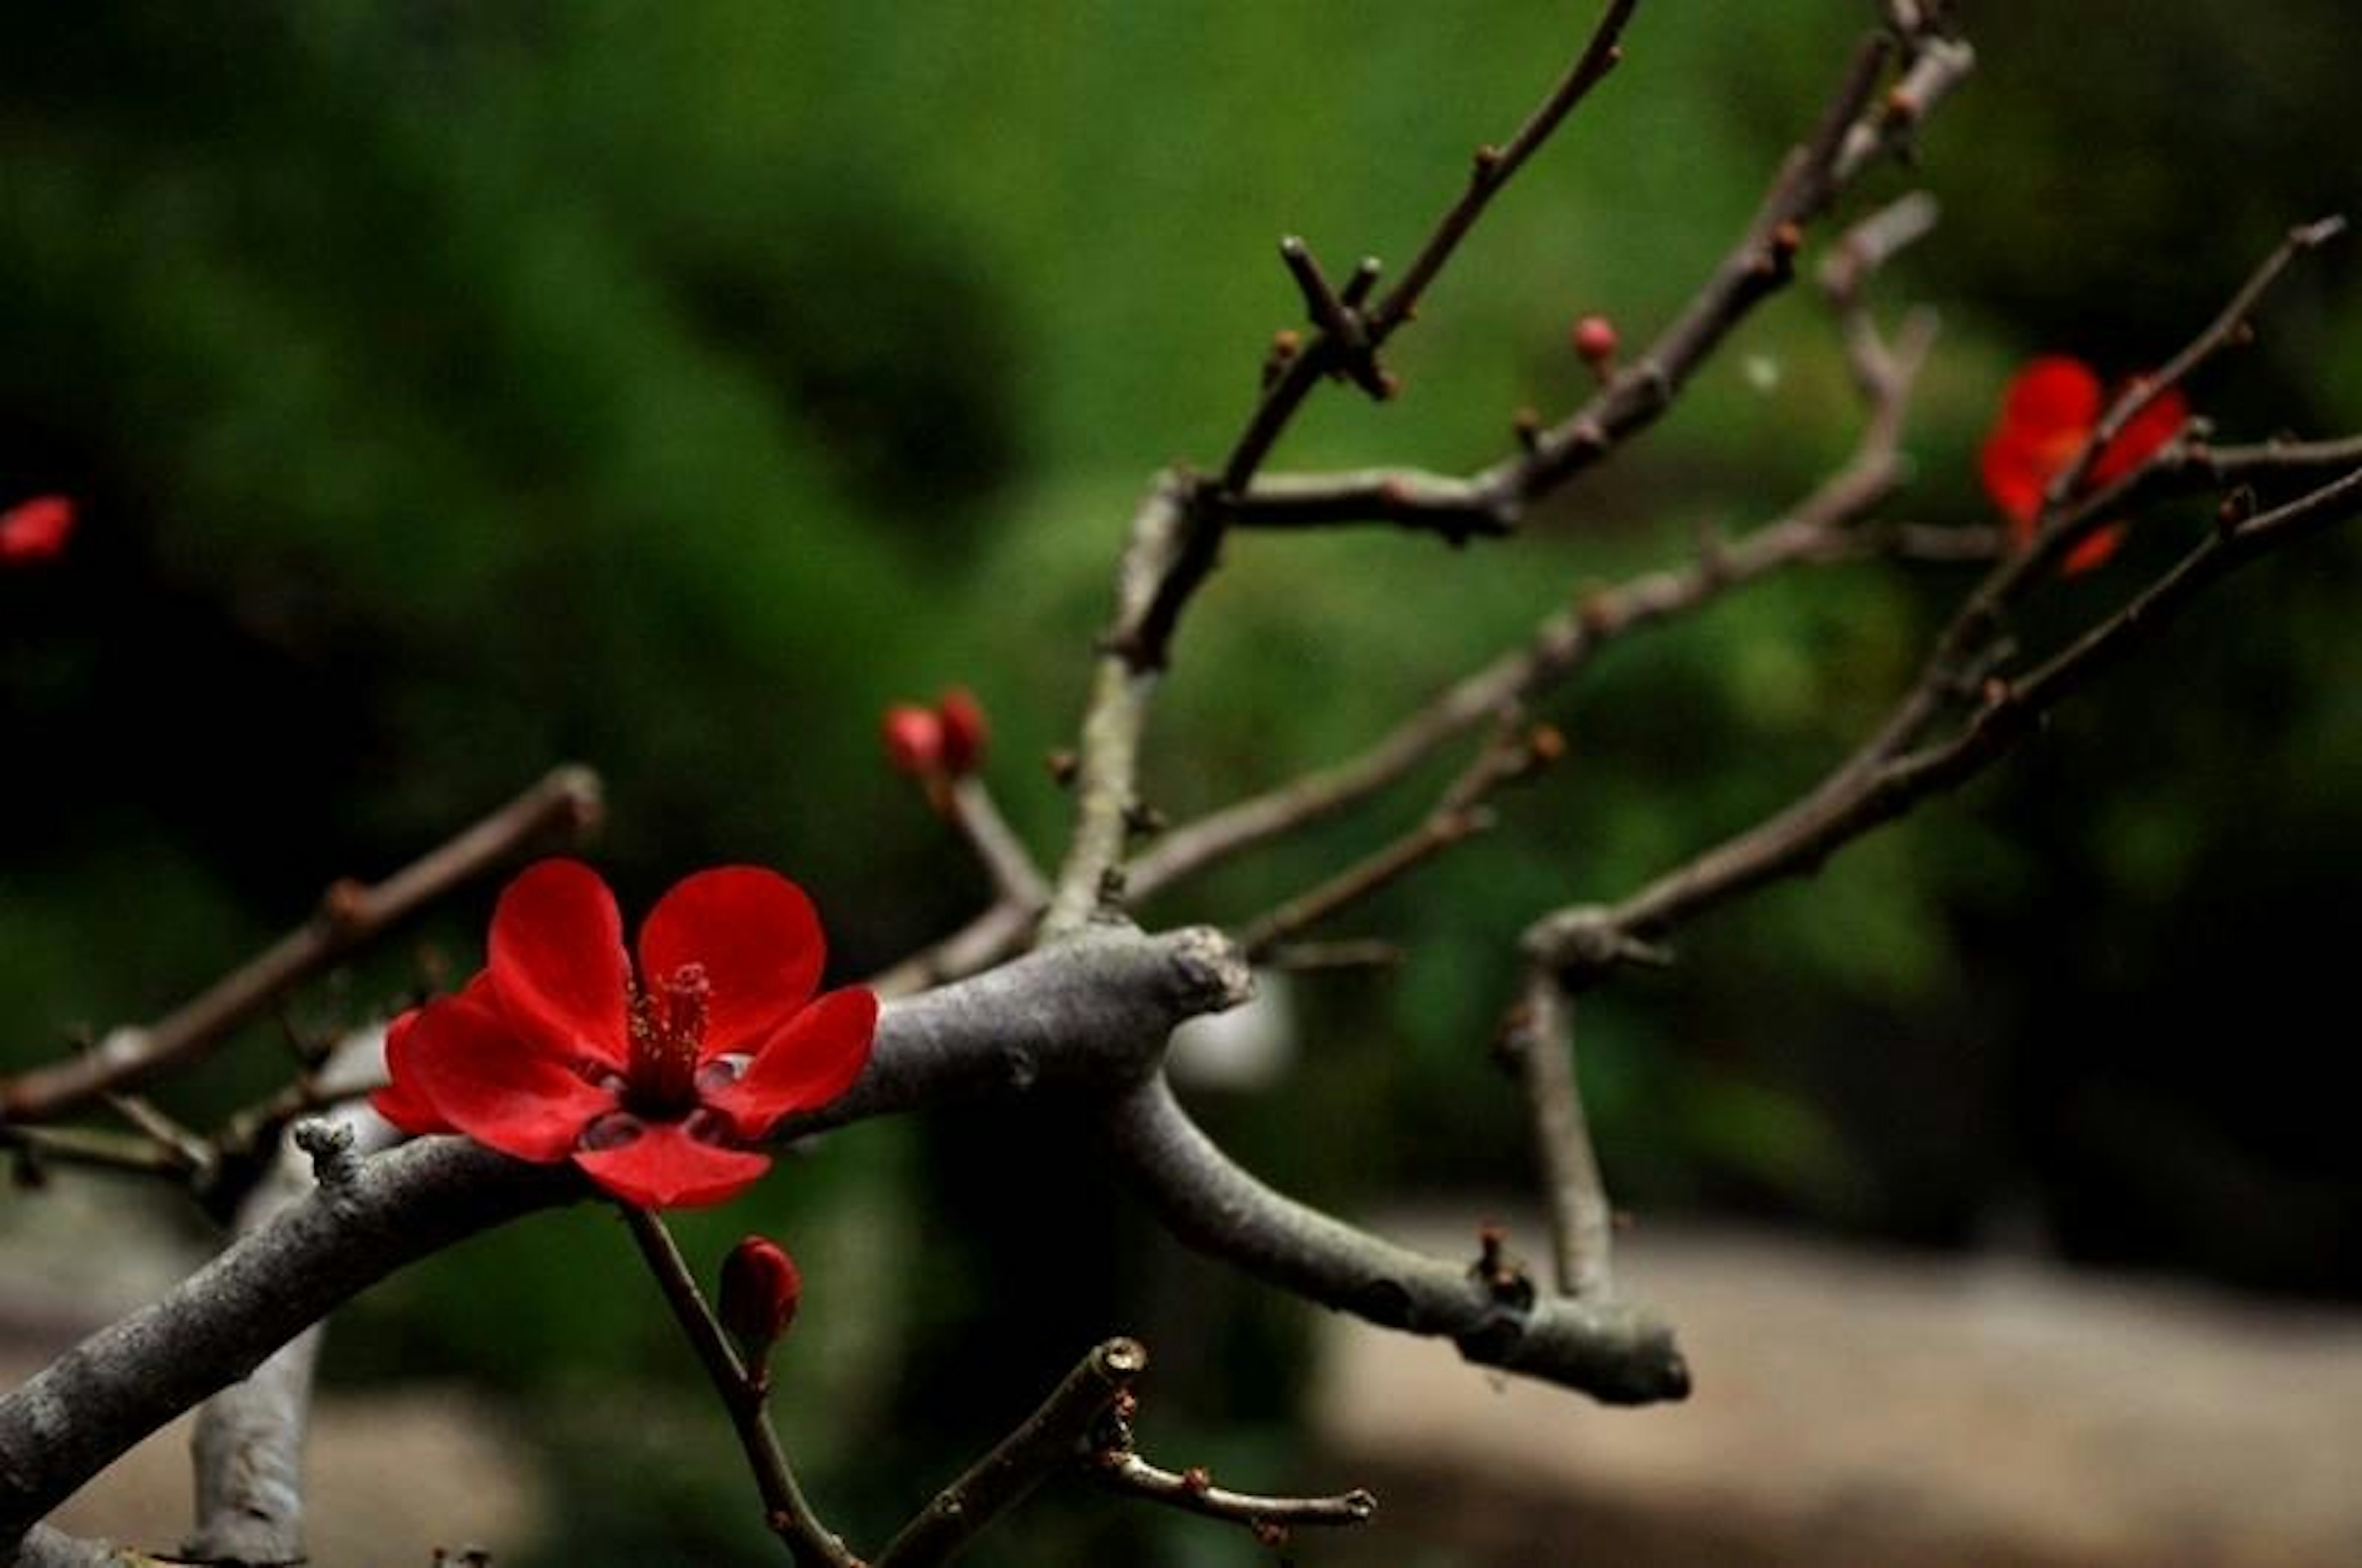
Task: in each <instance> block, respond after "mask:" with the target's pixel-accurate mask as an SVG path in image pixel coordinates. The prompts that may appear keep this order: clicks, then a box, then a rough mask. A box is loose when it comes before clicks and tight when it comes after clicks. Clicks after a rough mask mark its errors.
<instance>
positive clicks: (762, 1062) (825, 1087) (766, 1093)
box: [705, 989, 877, 1139]
mask: <svg viewBox="0 0 2362 1568" xmlns="http://www.w3.org/2000/svg"><path fill="white" fill-rule="evenodd" d="M876 1037H877V997H876V995H874V994H873V993H871V992H869V991H865V990H859V989H847V990H842V991H831V992H829V993H828V994H827V995H826V996H824V997H821V998H819V999H816V1000H814V1001H813V1002H812V1003H811V1006H809V1007H807V1008H805V1009H804V1010H802V1011H801V1012H799V1013H797V1014H796V1016H795V1017H794V1018H793V1019H791V1020H789V1022H788V1025H787V1027H786V1028H784V1029H782V1030H780V1031H779V1032H778V1033H777V1034H774V1035H772V1036H771V1038H770V1039H768V1040H767V1041H765V1042H763V1043H762V1044H761V1046H760V1047H758V1048H757V1049H756V1053H755V1058H754V1060H753V1061H751V1062H749V1063H747V1064H746V1070H745V1072H744V1073H743V1074H741V1075H740V1076H739V1077H738V1081H737V1082H735V1083H733V1084H731V1085H729V1086H727V1087H726V1088H721V1089H717V1090H715V1091H714V1092H713V1093H712V1094H710V1095H707V1096H706V1097H705V1103H706V1104H707V1105H708V1106H709V1107H711V1108H712V1109H713V1110H718V1111H720V1112H721V1113H722V1114H723V1116H725V1117H728V1118H729V1119H730V1127H731V1131H733V1132H735V1133H737V1134H738V1136H740V1137H741V1138H748V1139H753V1138H760V1137H762V1136H763V1135H764V1134H765V1133H766V1132H769V1131H770V1130H771V1124H772V1123H773V1122H775V1121H778V1119H779V1118H780V1117H782V1116H786V1115H788V1114H789V1112H791V1111H798V1110H815V1109H817V1108H818V1107H821V1106H823V1105H826V1104H827V1103H828V1102H829V1101H830V1100H833V1099H835V1098H836V1097H837V1096H838V1095H841V1094H843V1093H844V1091H845V1090H846V1089H848V1088H852V1087H853V1080H854V1079H855V1078H857V1077H860V1076H861V1070H862V1069H863V1068H864V1067H866V1066H868V1065H869V1048H870V1045H871V1043H873V1042H874V1041H875V1039H876Z"/></svg>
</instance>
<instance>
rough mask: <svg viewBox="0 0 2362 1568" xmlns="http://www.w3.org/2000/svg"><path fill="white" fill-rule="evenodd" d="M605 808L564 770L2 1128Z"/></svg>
mask: <svg viewBox="0 0 2362 1568" xmlns="http://www.w3.org/2000/svg"><path fill="white" fill-rule="evenodd" d="M599 809H600V807H599V778H598V775H597V774H595V773H593V772H591V771H590V769H589V768H587V767H561V768H558V769H557V771H556V772H553V773H551V774H550V775H549V776H548V777H546V778H544V779H542V781H541V782H540V783H538V784H536V785H535V786H534V787H533V788H532V789H530V790H526V791H525V792H524V794H522V795H520V796H518V797H517V798H516V799H515V800H513V801H510V802H509V803H508V804H507V805H505V806H502V808H501V809H500V810H499V811H497V812H493V813H491V815H490V816H488V817H485V818H484V819H483V820H482V821H480V822H479V823H476V824H475V825H474V826H472V827H469V828H468V829H466V830H465V831H463V832H461V833H460V834H458V835H456V836H455V837H453V838H452V839H450V840H449V841H448V842H447V843H445V844H444V845H441V846H439V847H438V848H436V849H434V850H432V851H430V852H428V853H427V854H426V855H425V856H421V857H420V858H419V859H417V860H414V861H413V862H411V864H409V865H408V866H405V867H403V868H402V869H401V870H399V871H397V872H395V873H394V874H393V875H392V876H391V877H389V878H386V879H385V880H384V881H382V882H380V883H378V884H377V885H376V886H374V887H366V886H363V885H362V884H360V883H359V882H353V881H343V882H338V883H337V884H336V885H335V886H333V887H331V888H330V889H328V890H327V893H326V895H325V896H324V897H323V898H322V900H321V903H320V910H319V912H318V913H316V914H315V915H314V916H313V917H312V919H310V920H309V921H307V922H304V924H303V925H301V926H298V927H297V928H296V929H295V930H293V931H292V932H290V933H287V934H286V935H285V936H283V937H281V938H280V939H279V941H277V942H276V943H274V944H271V945H270V947H268V948H266V949H264V950H263V951H262V952H261V953H259V954H258V955H255V957H254V958H253V959H252V960H250V961H249V962H248V963H247V964H246V965H244V966H242V967H240V968H239V969H237V971H236V972H234V973H232V974H230V975H227V976H225V977H223V978H222V979H220V980H218V981H216V982H215V984H214V985H213V986H212V987H211V988H209V989H207V990H206V991H204V993H203V994H202V995H200V996H198V997H196V998H195V999H193V1000H191V1001H189V1002H187V1003H186V1004H184V1005H183V1006H182V1007H181V1008H179V1009H178V1010H175V1011H173V1012H171V1013H170V1014H168V1015H167V1016H166V1017H164V1018H162V1019H160V1020H158V1021H156V1022H154V1023H152V1024H148V1025H145V1026H139V1025H126V1026H124V1027H121V1028H117V1029H114V1030H110V1031H109V1032H107V1033H106V1034H105V1036H104V1037H103V1038H102V1039H100V1041H99V1042H98V1043H97V1044H95V1045H94V1046H93V1047H91V1048H90V1049H89V1050H88V1051H86V1052H84V1053H83V1054H82V1055H78V1056H73V1057H69V1058H68V1059H66V1060H64V1061H61V1062H55V1063H52V1064H50V1065H49V1066H41V1067H35V1068H33V1069H32V1070H31V1071H29V1072H27V1073H23V1074H21V1075H19V1076H18V1077H15V1078H12V1079H9V1080H7V1081H6V1083H5V1084H0V1121H19V1122H21V1121H45V1120H47V1119H49V1118H51V1117H55V1116H60V1115H62V1114H64V1113H65V1112H67V1111H70V1110H76V1109H79V1108H80V1107H82V1106H83V1105H85V1104H87V1103H88V1102H89V1101H91V1100H93V1099H96V1098H97V1097H98V1096H100V1095H102V1094H105V1093H106V1092H107V1091H108V1090H110V1089H119V1088H128V1087H129V1086H131V1085H132V1084H134V1083H137V1082H139V1081H141V1080H143V1079H145V1078H148V1077H152V1076H153V1075H155V1074H156V1073H159V1072H160V1071H162V1070H163V1069H165V1068H166V1067H169V1066H173V1065H175V1064H177V1063H180V1062H182V1061H185V1060H188V1059H190V1058H193V1057H194V1056H196V1055H199V1054H200V1053H202V1052H204V1050H206V1049H207V1048H209V1047H211V1046H213V1045H215V1044H217V1043H220V1042H221V1040H222V1039H223V1038H224V1037H225V1036H226V1035H227V1034H228V1033H229V1032H231V1031H232V1030H234V1029H236V1028H237V1026H238V1025H240V1024H242V1023H244V1022H245V1021H247V1020H248V1019H249V1018H252V1017H253V1016H255V1015H256V1014H257V1013H259V1012H261V1011H262V1010H265V1009H267V1008H268V1007H270V1004H271V1002H272V1001H273V1000H274V999H276V998H277V997H278V996H279V995H280V994H281V992H283V991H285V990H286V989H287V988H289V987H291V986H293V985H295V984H297V983H299V982H300V981H303V980H304V979H307V978H309V977H312V976H314V975H316V974H318V973H319V972H320V971H322V970H324V969H326V968H327V967H329V966H331V965H333V964H335V963H337V961H338V960H339V959H342V958H343V957H345V956H346V955H348V954H350V953H352V952H354V951H355V950H357V949H359V948H360V947H362V946H364V945H366V944H368V943H370V942H372V941H374V940H375V939H376V938H377V937H378V936H379V935H381V933H384V932H385V931H386V929H387V928H389V927H390V926H392V925H394V924H395V923H397V922H400V921H402V920H403V919H405V918H406V917H408V916H409V915H411V914H413V913H414V912H415V911H417V910H419V909H420V908H422V907H423V906H425V905H426V904H428V903H431V902H433V901H434V900H436V899H439V898H441V897H443V896H444V895H445V894H447V893H448V892H449V891H450V890H451V889H454V888H456V887H458V886H459V885H460V884H461V883H463V882H467V881H469V880H471V879H472V878H477V877H480V876H482V875H483V874H484V873H486V872H488V871H491V870H493V869H496V868H497V867H501V866H503V865H505V864H507V863H509V862H510V861H512V860H513V859H515V858H516V857H517V856H519V855H521V854H524V853H525V852H526V851H528V850H530V849H531V848H533V847H534V846H535V845H540V844H544V843H546V842H547V841H549V840H550V839H551V838H552V837H553V836H558V835H562V836H563V837H564V838H565V839H567V840H568V841H571V840H573V839H576V838H579V837H580V836H581V835H582V834H585V833H587V832H589V831H590V829H591V828H592V827H593V826H594V825H595V824H596V823H597V822H598V817H599Z"/></svg>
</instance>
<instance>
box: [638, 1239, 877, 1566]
mask: <svg viewBox="0 0 2362 1568" xmlns="http://www.w3.org/2000/svg"><path fill="white" fill-rule="evenodd" d="M616 1208H618V1209H621V1210H622V1211H623V1215H624V1226H625V1228H626V1229H628V1230H629V1231H631V1232H632V1240H633V1241H634V1242H637V1243H638V1244H639V1249H640V1256H641V1257H642V1258H644V1259H646V1261H647V1265H648V1272H649V1273H650V1274H653V1275H656V1280H657V1287H658V1288H659V1289H661V1290H662V1291H663V1292H664V1297H665V1304H666V1305H667V1306H668V1307H670V1308H671V1309H672V1315H673V1319H674V1320H675V1321H677V1322H679V1324H680V1331H681V1332H682V1333H683V1334H685V1335H687V1336H688V1338H689V1343H690V1349H692V1350H694V1351H695V1352H696V1353H697V1359H698V1361H699V1363H700V1364H702V1365H703V1366H704V1368H705V1375H706V1377H707V1378H708V1379H709V1380H710V1381H711V1382H712V1385H713V1391H714V1392H715V1393H716V1394H718V1395H720V1396H721V1397H722V1408H723V1409H724V1410H726V1411H728V1412H729V1415H730V1425H731V1427H732V1428H733V1429H734V1430H735V1431H736V1432H737V1434H738V1445H739V1447H741V1448H743V1449H744V1450H745V1452H746V1463H747V1465H748V1466H749V1467H750V1468H751V1469H752V1470H753V1471H754V1473H755V1485H756V1489H757V1490H759V1491H760V1492H761V1493H762V1495H763V1512H764V1516H765V1518H766V1519H767V1522H768V1523H769V1525H770V1527H771V1529H772V1531H773V1532H774V1533H775V1534H777V1535H778V1538H779V1540H781V1541H782V1542H783V1543H785V1545H786V1546H787V1549H788V1555H789V1557H790V1558H791V1559H792V1560H793V1561H794V1562H795V1564H796V1568H860V1561H861V1560H860V1559H859V1558H857V1557H855V1556H854V1554H853V1553H852V1552H851V1551H848V1550H846V1548H845V1544H844V1541H842V1540H839V1539H837V1537H836V1536H834V1535H833V1534H832V1533H830V1531H829V1529H828V1528H827V1527H826V1526H825V1525H823V1524H822V1523H821V1522H820V1517H819V1516H818V1515H817V1514H815V1513H813V1512H812V1508H811V1504H810V1503H808V1502H806V1501H805V1500H804V1495H803V1489H802V1488H801V1487H800V1486H798V1485H796V1477H795V1472H793V1471H792V1470H790V1469H789V1467H788V1456H787V1452H786V1451H785V1450H784V1449H782V1448H781V1447H780V1446H779V1434H778V1432H777V1431H776V1430H773V1429H772V1426H771V1417H770V1411H769V1408H768V1407H769V1380H768V1379H767V1378H762V1377H760V1376H759V1369H757V1375H752V1376H750V1375H749V1373H748V1369H747V1367H746V1365H745V1363H743V1362H741V1361H740V1360H739V1359H738V1353H737V1352H736V1351H734V1350H732V1349H731V1348H730V1339H729V1336H728V1335H727V1334H725V1333H723V1330H722V1324H721V1322H720V1321H719V1320H716V1319H715V1317H714V1316H713V1311H712V1308H710V1307H708V1306H707V1305H706V1301H705V1297H704V1294H703V1293H702V1292H701V1291H700V1290H699V1289H698V1288H697V1279H696V1276H695V1275H692V1274H690V1270H689V1264H688V1261H687V1260H686V1259H684V1258H683V1257H682V1256H681V1255H680V1248H679V1246H677V1245H676V1244H675V1243H674V1242H673V1239H672V1232H671V1231H668V1230H666V1229H665V1223H664V1221H663V1220H660V1219H658V1218H657V1215H656V1214H655V1212H654V1211H652V1210H650V1209H641V1208H638V1207H637V1206H635V1205H633V1204H629V1203H619V1204H617V1205H616Z"/></svg>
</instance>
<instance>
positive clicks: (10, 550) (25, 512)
mask: <svg viewBox="0 0 2362 1568" xmlns="http://www.w3.org/2000/svg"><path fill="white" fill-rule="evenodd" d="M73 529H74V503H73V499H72V497H71V496H64V495H36V496H30V497H28V498H27V499H26V500H23V501H20V502H17V504H16V505H14V506H11V507H9V508H8V509H7V510H6V511H5V512H0V566H27V565H30V564H31V563H32V562H34V561H46V560H51V559H54V558H56V557H58V556H60V555H61V554H63V553H64V551H65V547H66V541H67V540H68V539H70V538H72V536H73Z"/></svg>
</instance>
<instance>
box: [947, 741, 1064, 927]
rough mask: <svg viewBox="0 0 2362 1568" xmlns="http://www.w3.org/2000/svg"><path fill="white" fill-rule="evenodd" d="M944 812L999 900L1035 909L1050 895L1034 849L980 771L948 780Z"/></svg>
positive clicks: (1048, 886)
mask: <svg viewBox="0 0 2362 1568" xmlns="http://www.w3.org/2000/svg"><path fill="white" fill-rule="evenodd" d="M944 803H945V809H946V814H947V815H949V817H950V818H951V823H952V825H953V826H954V827H955V828H956V829H958V830H959V834H960V836H961V837H962V838H964V839H966V841H967V845H968V847H969V848H970V849H972V850H974V851H975V852H976V857H977V861H978V862H979V863H980V864H982V866H983V867H984V870H985V874H986V875H987V876H988V877H989V878H992V886H993V890H994V892H995V894H996V895H997V897H998V901H999V902H1002V903H1009V904H1014V905H1017V906H1019V907H1020V908H1025V909H1034V910H1038V909H1040V908H1041V907H1042V905H1043V902H1045V901H1046V900H1048V898H1049V896H1050V885H1049V883H1048V882H1047V881H1045V880H1044V879H1043V876H1042V868H1041V867H1039V866H1037V865H1035V864H1034V863H1033V852H1032V850H1030V849H1028V848H1026V847H1025V841H1024V840H1023V839H1021V838H1019V837H1018V836H1017V834H1016V830H1014V829H1013V828H1011V827H1010V825H1009V819H1008V818H1006V817H1004V816H1002V815H1001V814H1000V807H999V803H998V802H996V801H994V800H993V798H992V791H991V790H990V789H989V788H988V787H987V785H986V784H985V782H984V778H983V776H982V775H980V774H974V773H971V774H968V775H966V776H965V777H963V778H955V779H953V780H952V781H951V787H950V789H949V790H947V791H946V793H945V796H944Z"/></svg>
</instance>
